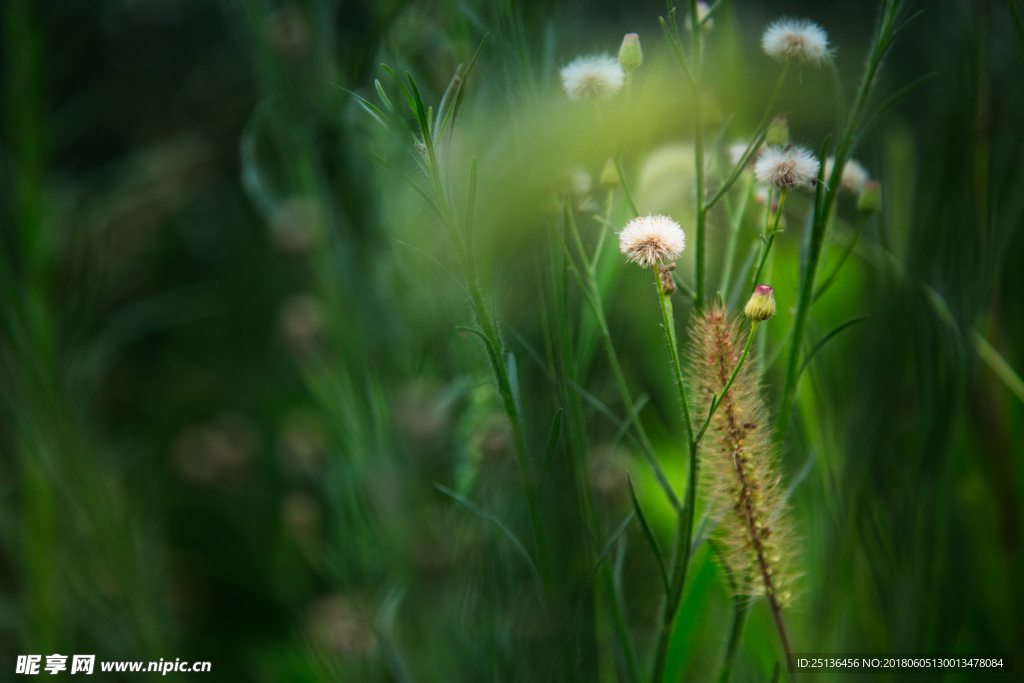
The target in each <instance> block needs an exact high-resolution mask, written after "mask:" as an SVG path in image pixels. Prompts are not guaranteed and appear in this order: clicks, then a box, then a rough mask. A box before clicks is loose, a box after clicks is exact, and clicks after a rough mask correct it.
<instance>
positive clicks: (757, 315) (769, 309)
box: [743, 285, 775, 322]
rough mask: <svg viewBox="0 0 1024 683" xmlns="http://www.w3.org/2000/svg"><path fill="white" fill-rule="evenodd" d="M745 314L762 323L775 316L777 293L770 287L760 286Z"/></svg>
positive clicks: (745, 309)
mask: <svg viewBox="0 0 1024 683" xmlns="http://www.w3.org/2000/svg"><path fill="white" fill-rule="evenodd" d="M743 314H744V315H746V316H747V317H748V318H750V319H751V320H755V321H757V322H762V321H764V320H767V319H768V318H770V317H772V316H773V315H775V292H774V291H773V290H772V288H771V287H769V286H768V285H758V286H757V287H756V288H755V289H754V293H753V294H751V295H750V301H748V302H747V305H746V308H744V309H743Z"/></svg>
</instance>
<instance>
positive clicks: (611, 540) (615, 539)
mask: <svg viewBox="0 0 1024 683" xmlns="http://www.w3.org/2000/svg"><path fill="white" fill-rule="evenodd" d="M435 486H436V484H435ZM634 514H635V513H633V512H630V513H629V515H627V516H626V519H624V520H622V524H620V525H619V528H618V529H616V530H615V533H613V534H612V536H611V538H609V539H608V542H607V543H605V546H604V550H602V551H601V555H600V556H599V557H598V558H597V562H596V563H595V564H594V568H593V569H591V570H590V576H588V577H587V580H586V582H585V583H584V584H583V595H581V596H580V601H579V602H578V603H577V604H576V616H575V617H573V620H572V623H573V624H576V622H577V621H578V620H579V617H580V607H582V606H583V601H584V600H585V599H586V596H587V587H588V586H590V582H591V581H592V580H593V578H594V574H596V573H597V570H598V569H600V567H601V563H602V562H604V558H606V557H607V556H608V553H610V552H611V551H612V546H614V545H615V543H616V542H618V540H619V536H621V535H622V533H623V532H624V531H625V530H626V528H627V527H628V526H629V523H630V522H632V521H633V516H634Z"/></svg>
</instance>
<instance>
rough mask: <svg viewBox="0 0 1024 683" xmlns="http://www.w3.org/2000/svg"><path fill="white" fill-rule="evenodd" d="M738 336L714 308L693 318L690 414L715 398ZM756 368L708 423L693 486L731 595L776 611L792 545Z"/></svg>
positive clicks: (745, 373)
mask: <svg viewBox="0 0 1024 683" xmlns="http://www.w3.org/2000/svg"><path fill="white" fill-rule="evenodd" d="M741 330H742V327H741V326H740V318H736V317H730V316H728V315H726V313H725V310H724V309H723V308H722V307H721V306H716V307H714V308H712V309H710V310H708V311H707V312H706V313H705V314H704V315H702V316H697V317H696V319H695V321H694V324H693V329H692V333H691V339H692V340H693V341H692V345H691V347H690V349H689V363H690V371H691V376H692V377H693V380H694V387H695V389H696V391H697V394H696V403H697V408H696V414H697V415H700V414H702V413H706V412H707V411H708V409H709V408H710V405H711V401H712V399H713V398H714V397H715V396H722V390H723V389H724V388H725V385H726V384H727V383H728V381H729V378H730V377H731V376H732V372H733V369H734V368H735V367H736V363H737V362H738V360H739V356H740V354H741V353H742V349H743V348H744V345H745V343H746V338H745V335H744V334H743V333H742V332H741ZM756 368H757V364H756V363H754V362H752V360H751V359H749V358H748V359H747V362H746V363H744V365H743V367H742V368H741V369H740V371H739V373H738V374H737V375H736V379H735V381H734V382H733V384H732V387H730V389H729V391H728V392H727V393H726V394H725V395H724V397H722V400H721V405H720V406H719V408H718V410H717V411H716V412H715V415H714V417H713V418H712V419H711V424H710V425H709V427H708V433H707V435H706V436H705V437H704V439H703V440H702V441H701V444H700V452H699V457H700V458H701V461H700V463H701V465H700V467H701V486H702V487H703V491H704V494H705V498H704V499H705V500H706V501H707V503H708V510H709V513H710V514H711V515H712V516H713V518H714V519H715V520H716V522H717V524H716V526H715V532H714V535H715V538H716V540H717V541H719V543H720V545H721V547H722V550H723V552H722V561H723V562H724V563H725V564H727V565H728V567H729V569H730V570H731V571H732V573H733V576H734V578H735V580H736V581H735V590H736V594H737V595H738V596H749V597H753V596H758V595H765V596H766V597H767V598H768V599H769V600H770V601H771V602H772V607H773V608H775V609H779V608H781V607H783V606H785V605H786V604H787V603H788V602H790V600H791V599H792V592H793V582H794V579H795V576H794V571H793V565H794V564H795V562H794V555H795V548H796V541H795V536H794V532H793V529H792V526H793V525H792V520H791V517H790V513H789V510H788V507H787V505H786V500H785V497H784V492H783V487H782V486H781V478H780V476H779V465H778V456H777V452H776V450H775V447H774V444H773V441H772V433H771V419H770V416H769V414H768V411H767V409H766V408H765V406H764V402H763V400H762V399H761V392H760V386H759V384H758V381H757V370H756Z"/></svg>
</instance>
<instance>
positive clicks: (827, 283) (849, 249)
mask: <svg viewBox="0 0 1024 683" xmlns="http://www.w3.org/2000/svg"><path fill="white" fill-rule="evenodd" d="M867 222H868V214H861V217H860V222H859V223H858V224H857V232H855V233H854V235H853V239H852V240H850V243H849V244H847V245H846V249H844V250H843V253H842V255H841V256H840V257H839V261H837V262H836V265H835V267H834V268H833V269H832V272H831V273H829V275H828V277H826V278H825V280H824V282H822V283H821V285H820V286H819V287H818V288H817V289H816V290H814V296H813V297H811V303H812V304H813V303H814V302H816V301H817V300H818V299H820V298H821V296H822V295H823V294H824V293H825V292H827V291H828V288H829V287H831V286H832V283H833V282H835V279H836V277H837V276H838V275H839V271H840V270H841V269H842V267H843V264H845V263H846V259H848V258H849V257H850V254H852V253H853V250H854V248H855V247H856V246H857V242H859V241H860V236H861V233H863V232H864V226H865V225H867Z"/></svg>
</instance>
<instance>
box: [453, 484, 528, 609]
mask: <svg viewBox="0 0 1024 683" xmlns="http://www.w3.org/2000/svg"><path fill="white" fill-rule="evenodd" d="M434 488H436V489H437V490H438V491H440V492H441V493H443V494H445V495H446V496H449V497H451V498H452V499H454V500H455V501H456V502H458V503H460V504H462V505H463V506H464V507H465V508H467V509H468V510H469V511H470V512H473V513H475V514H476V515H478V516H479V517H482V518H483V519H486V520H487V521H488V522H490V523H491V524H493V525H494V526H496V527H498V528H499V529H500V530H501V531H502V533H504V534H505V536H506V537H507V538H508V540H509V541H510V542H511V543H512V545H513V546H515V548H516V550H518V551H519V553H520V554H521V555H522V556H523V559H524V560H526V563H527V564H528V565H529V567H530V572H531V573H532V574H533V578H534V580H535V581H536V582H537V592H538V593H540V596H541V600H542V601H543V600H544V591H543V584H542V583H541V580H540V572H538V571H537V565H536V564H534V562H533V558H532V557H530V553H528V552H527V551H526V547H525V546H524V545H523V544H522V543H521V542H520V541H519V539H518V538H516V535H515V534H514V533H512V530H511V529H509V528H508V527H507V526H505V525H504V524H502V522H501V520H500V519H498V518H497V517H495V516H494V515H492V514H491V513H489V512H487V511H486V510H484V509H483V508H481V507H479V506H478V505H476V504H475V503H473V501H471V500H469V499H468V498H466V497H465V496H463V495H462V494H461V493H458V492H456V491H453V490H451V489H450V488H448V487H447V486H444V485H442V484H439V483H438V482H436V481H435V482H434Z"/></svg>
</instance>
